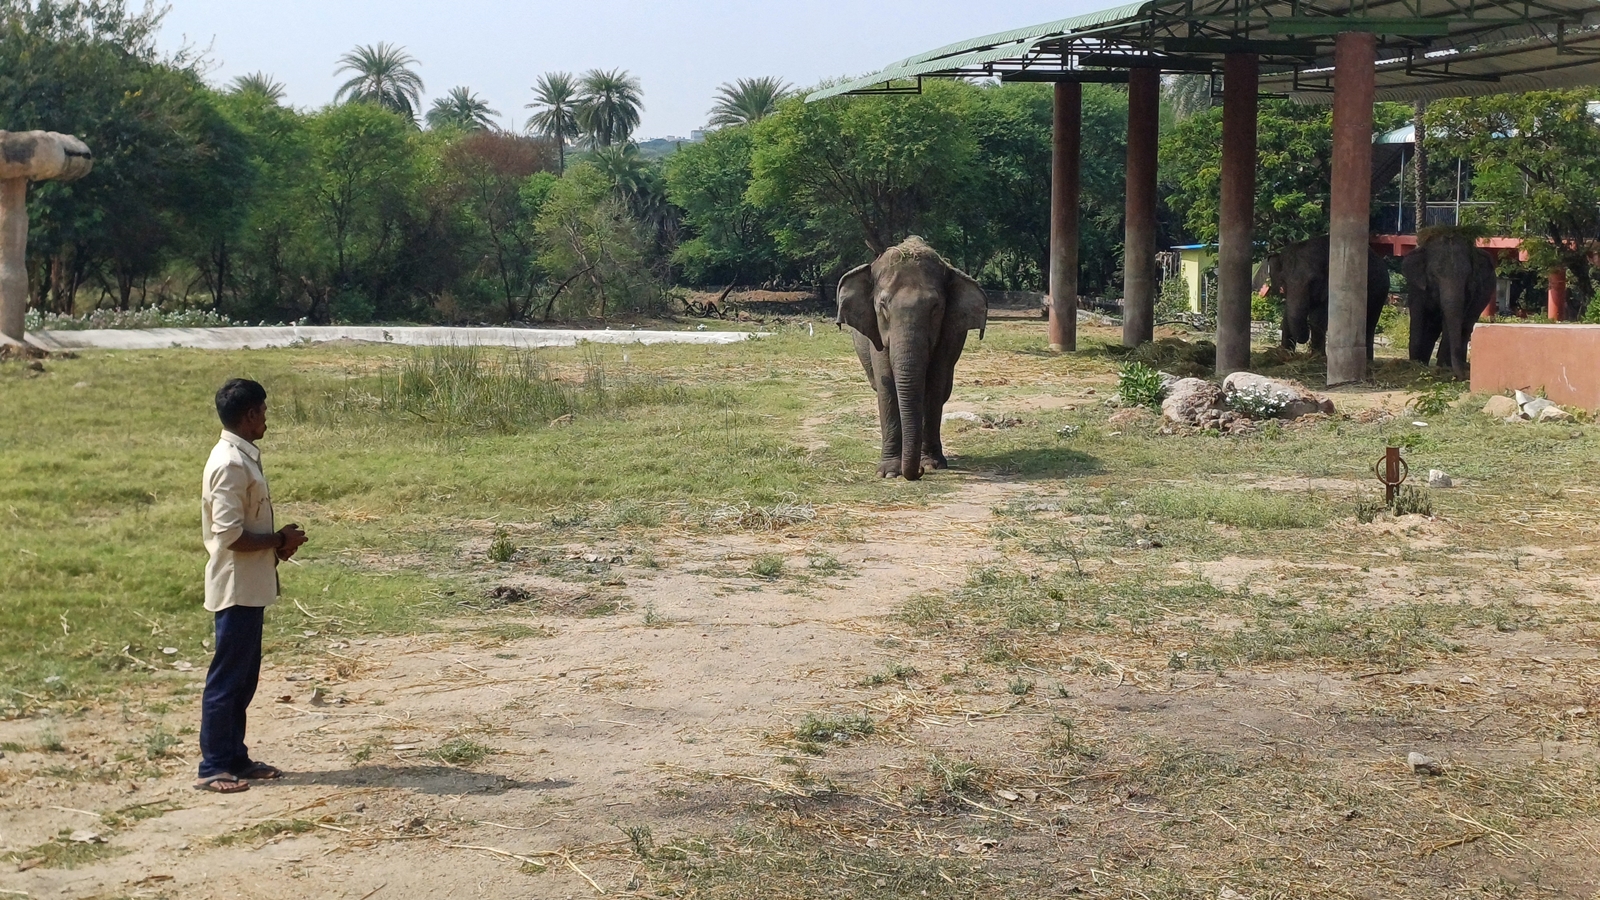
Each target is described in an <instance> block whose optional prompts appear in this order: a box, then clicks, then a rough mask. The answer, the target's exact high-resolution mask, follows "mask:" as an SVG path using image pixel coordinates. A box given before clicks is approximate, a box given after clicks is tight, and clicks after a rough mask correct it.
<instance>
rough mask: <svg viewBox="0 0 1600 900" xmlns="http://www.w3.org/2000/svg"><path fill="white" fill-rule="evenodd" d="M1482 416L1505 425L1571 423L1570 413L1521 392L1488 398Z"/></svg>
mask: <svg viewBox="0 0 1600 900" xmlns="http://www.w3.org/2000/svg"><path fill="white" fill-rule="evenodd" d="M1483 414H1484V415H1486V416H1493V417H1494V418H1496V419H1500V420H1502V421H1504V422H1507V423H1512V422H1571V421H1572V420H1573V417H1572V413H1569V412H1567V411H1566V410H1564V409H1562V408H1561V407H1559V406H1557V405H1556V404H1554V403H1551V402H1550V401H1549V400H1546V399H1545V398H1543V397H1534V396H1532V395H1530V394H1527V393H1525V392H1523V391H1517V392H1516V394H1515V395H1514V396H1511V397H1507V396H1504V395H1501V396H1498V397H1490V398H1489V402H1488V403H1486V404H1484V406H1483Z"/></svg>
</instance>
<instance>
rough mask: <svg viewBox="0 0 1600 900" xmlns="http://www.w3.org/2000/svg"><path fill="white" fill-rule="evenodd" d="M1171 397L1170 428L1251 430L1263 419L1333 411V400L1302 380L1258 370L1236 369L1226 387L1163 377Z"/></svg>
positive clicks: (1166, 410) (1165, 409) (1165, 412)
mask: <svg viewBox="0 0 1600 900" xmlns="http://www.w3.org/2000/svg"><path fill="white" fill-rule="evenodd" d="M1163 386H1164V387H1165V393H1166V398H1165V399H1164V400H1162V401H1161V415H1162V418H1164V419H1166V420H1167V421H1168V422H1169V423H1171V425H1170V426H1168V430H1169V431H1170V430H1171V428H1172V426H1177V427H1179V428H1193V429H1198V430H1201V431H1205V430H1215V431H1218V432H1220V433H1222V434H1247V433H1249V432H1251V431H1254V430H1255V427H1256V425H1255V421H1256V419H1258V418H1263V419H1264V418H1274V419H1298V418H1302V417H1304V416H1309V415H1318V414H1322V415H1331V414H1332V413H1333V402H1332V401H1331V400H1327V399H1325V398H1323V397H1319V396H1317V395H1316V394H1313V393H1312V392H1311V391H1309V390H1307V389H1306V387H1305V386H1304V385H1302V384H1300V383H1298V382H1294V381H1284V380H1281V379H1277V378H1268V377H1266V376H1265V375H1257V374H1255V373H1253V372H1235V373H1233V374H1232V375H1229V376H1228V377H1227V378H1226V379H1224V380H1223V382H1222V384H1221V386H1218V385H1215V384H1212V383H1211V382H1209V381H1206V380H1205V379H1203V378H1172V379H1171V380H1170V381H1168V380H1167V379H1166V378H1163Z"/></svg>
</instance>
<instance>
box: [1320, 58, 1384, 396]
mask: <svg viewBox="0 0 1600 900" xmlns="http://www.w3.org/2000/svg"><path fill="white" fill-rule="evenodd" d="M1377 50H1378V38H1377V35H1374V34H1367V33H1363V32H1345V33H1344V34H1340V35H1338V36H1337V37H1335V38H1334V44H1333V60H1334V61H1333V185H1332V190H1331V191H1330V193H1331V197H1330V198H1329V210H1328V218H1329V223H1328V224H1329V227H1328V234H1329V240H1328V384H1329V385H1330V386H1331V385H1336V384H1347V383H1349V382H1352V381H1360V380H1361V379H1363V378H1365V377H1367V252H1368V241H1369V238H1370V235H1369V233H1368V231H1367V224H1368V218H1369V217H1370V215H1371V212H1372V95H1373V89H1374V83H1373V82H1374V78H1373V75H1374V72H1373V64H1374V62H1375V61H1376V58H1377Z"/></svg>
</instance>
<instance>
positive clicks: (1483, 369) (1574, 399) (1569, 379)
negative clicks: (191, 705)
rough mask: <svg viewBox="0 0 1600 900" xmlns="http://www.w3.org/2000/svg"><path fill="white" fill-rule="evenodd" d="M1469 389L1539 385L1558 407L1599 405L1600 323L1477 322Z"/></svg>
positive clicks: (1491, 391)
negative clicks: (1470, 387) (1507, 323)
mask: <svg viewBox="0 0 1600 900" xmlns="http://www.w3.org/2000/svg"><path fill="white" fill-rule="evenodd" d="M1472 390H1473V393H1478V394H1502V393H1505V392H1507V391H1528V392H1530V393H1534V392H1537V391H1541V390H1542V391H1544V394H1545V396H1546V397H1549V398H1550V400H1551V401H1553V402H1555V403H1558V404H1560V405H1562V406H1574V407H1579V408H1582V409H1587V410H1589V411H1591V412H1593V411H1596V410H1600V325H1501V324H1491V325H1479V326H1478V327H1477V328H1475V329H1473V331H1472Z"/></svg>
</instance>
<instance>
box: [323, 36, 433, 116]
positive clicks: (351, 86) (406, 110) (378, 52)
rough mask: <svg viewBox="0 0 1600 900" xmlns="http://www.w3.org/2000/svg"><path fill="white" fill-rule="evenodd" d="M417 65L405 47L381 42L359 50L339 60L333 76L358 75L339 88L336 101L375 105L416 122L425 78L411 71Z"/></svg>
mask: <svg viewBox="0 0 1600 900" xmlns="http://www.w3.org/2000/svg"><path fill="white" fill-rule="evenodd" d="M416 64H417V60H416V58H415V57H413V56H412V55H411V54H409V53H407V52H406V49H405V48H404V47H396V46H395V45H393V44H386V43H382V42H379V43H377V44H369V45H367V46H365V47H357V48H356V49H354V50H351V51H350V52H349V53H346V54H345V55H343V56H341V57H339V68H338V69H337V70H335V72H334V74H336V75H337V74H342V73H344V72H354V73H355V76H354V77H352V78H351V79H350V80H349V81H346V82H345V83H344V84H343V85H341V86H340V87H339V93H338V94H336V95H335V96H334V99H335V100H338V101H345V100H351V101H362V102H366V103H376V104H378V105H379V106H382V107H384V108H385V109H391V110H394V111H395V112H397V113H399V114H400V115H402V116H405V117H406V118H407V119H410V120H411V121H412V122H415V121H416V120H417V106H418V105H419V104H421V102H422V78H421V77H420V76H418V75H417V73H416V71H414V70H413V69H412V68H411V67H412V66H414V65H416Z"/></svg>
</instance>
